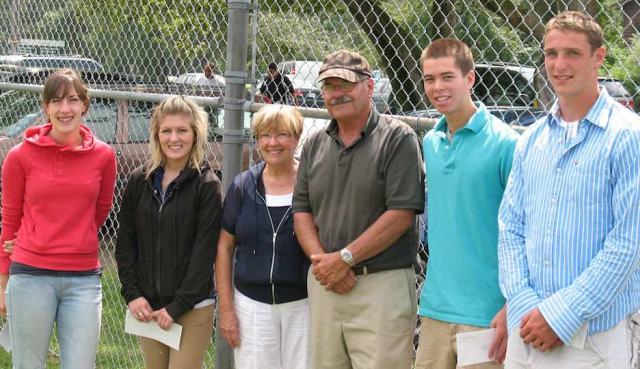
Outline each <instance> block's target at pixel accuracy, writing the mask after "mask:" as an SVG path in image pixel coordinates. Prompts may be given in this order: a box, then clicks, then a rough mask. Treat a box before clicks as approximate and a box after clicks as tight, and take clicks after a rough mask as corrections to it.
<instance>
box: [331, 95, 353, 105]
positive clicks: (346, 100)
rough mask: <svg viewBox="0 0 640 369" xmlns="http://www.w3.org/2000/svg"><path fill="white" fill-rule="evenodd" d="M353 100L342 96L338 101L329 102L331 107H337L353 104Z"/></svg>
mask: <svg viewBox="0 0 640 369" xmlns="http://www.w3.org/2000/svg"><path fill="white" fill-rule="evenodd" d="M352 101H353V99H352V98H350V97H349V96H340V97H338V98H336V99H331V100H330V101H329V105H330V106H336V105H342V104H348V103H350V102H352Z"/></svg>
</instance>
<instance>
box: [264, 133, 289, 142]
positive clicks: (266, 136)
mask: <svg viewBox="0 0 640 369" xmlns="http://www.w3.org/2000/svg"><path fill="white" fill-rule="evenodd" d="M289 137H291V135H290V134H288V133H283V132H281V133H261V134H260V135H258V140H260V141H265V142H268V141H271V139H272V138H275V139H276V141H278V142H282V141H285V140H286V139H287V138H289Z"/></svg>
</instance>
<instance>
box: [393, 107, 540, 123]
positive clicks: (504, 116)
mask: <svg viewBox="0 0 640 369" xmlns="http://www.w3.org/2000/svg"><path fill="white" fill-rule="evenodd" d="M487 110H488V111H489V113H490V114H492V115H494V116H496V117H498V118H500V120H502V121H503V122H505V123H506V124H508V125H517V126H528V125H530V124H533V123H535V122H536V121H537V120H538V119H540V118H542V117H543V116H545V115H546V114H547V111H546V110H544V109H542V108H534V107H498V106H487ZM402 115H407V116H411V117H418V118H433V119H439V118H440V117H441V116H442V114H440V112H438V111H437V110H436V109H427V110H415V111H411V112H407V113H404V114H402Z"/></svg>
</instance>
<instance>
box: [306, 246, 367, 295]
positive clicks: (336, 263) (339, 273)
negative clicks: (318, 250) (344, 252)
mask: <svg viewBox="0 0 640 369" xmlns="http://www.w3.org/2000/svg"><path fill="white" fill-rule="evenodd" d="M311 263H312V268H313V269H312V270H313V276H314V277H315V278H316V280H317V281H318V282H320V284H321V285H323V286H324V287H325V289H326V290H327V291H333V292H335V293H338V294H341V295H342V294H345V293H347V292H349V291H351V289H352V288H353V286H355V284H356V275H355V273H354V272H353V270H351V268H350V267H349V265H347V263H345V262H344V261H342V258H341V257H340V252H337V251H336V252H331V253H327V254H314V255H311Z"/></svg>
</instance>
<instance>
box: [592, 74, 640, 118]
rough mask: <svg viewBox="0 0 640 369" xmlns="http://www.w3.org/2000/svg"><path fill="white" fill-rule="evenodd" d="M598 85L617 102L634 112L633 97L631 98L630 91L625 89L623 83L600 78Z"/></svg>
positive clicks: (613, 79) (608, 78)
mask: <svg viewBox="0 0 640 369" xmlns="http://www.w3.org/2000/svg"><path fill="white" fill-rule="evenodd" d="M598 84H599V85H600V86H603V87H604V88H606V89H607V92H608V93H609V95H611V97H613V98H614V99H615V100H616V101H617V102H619V103H620V104H622V105H623V106H626V107H627V108H629V109H631V110H634V108H635V106H634V103H633V96H631V94H630V93H629V91H627V89H626V88H625V87H624V85H623V84H622V81H620V80H618V79H615V78H610V77H599V78H598Z"/></svg>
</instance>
